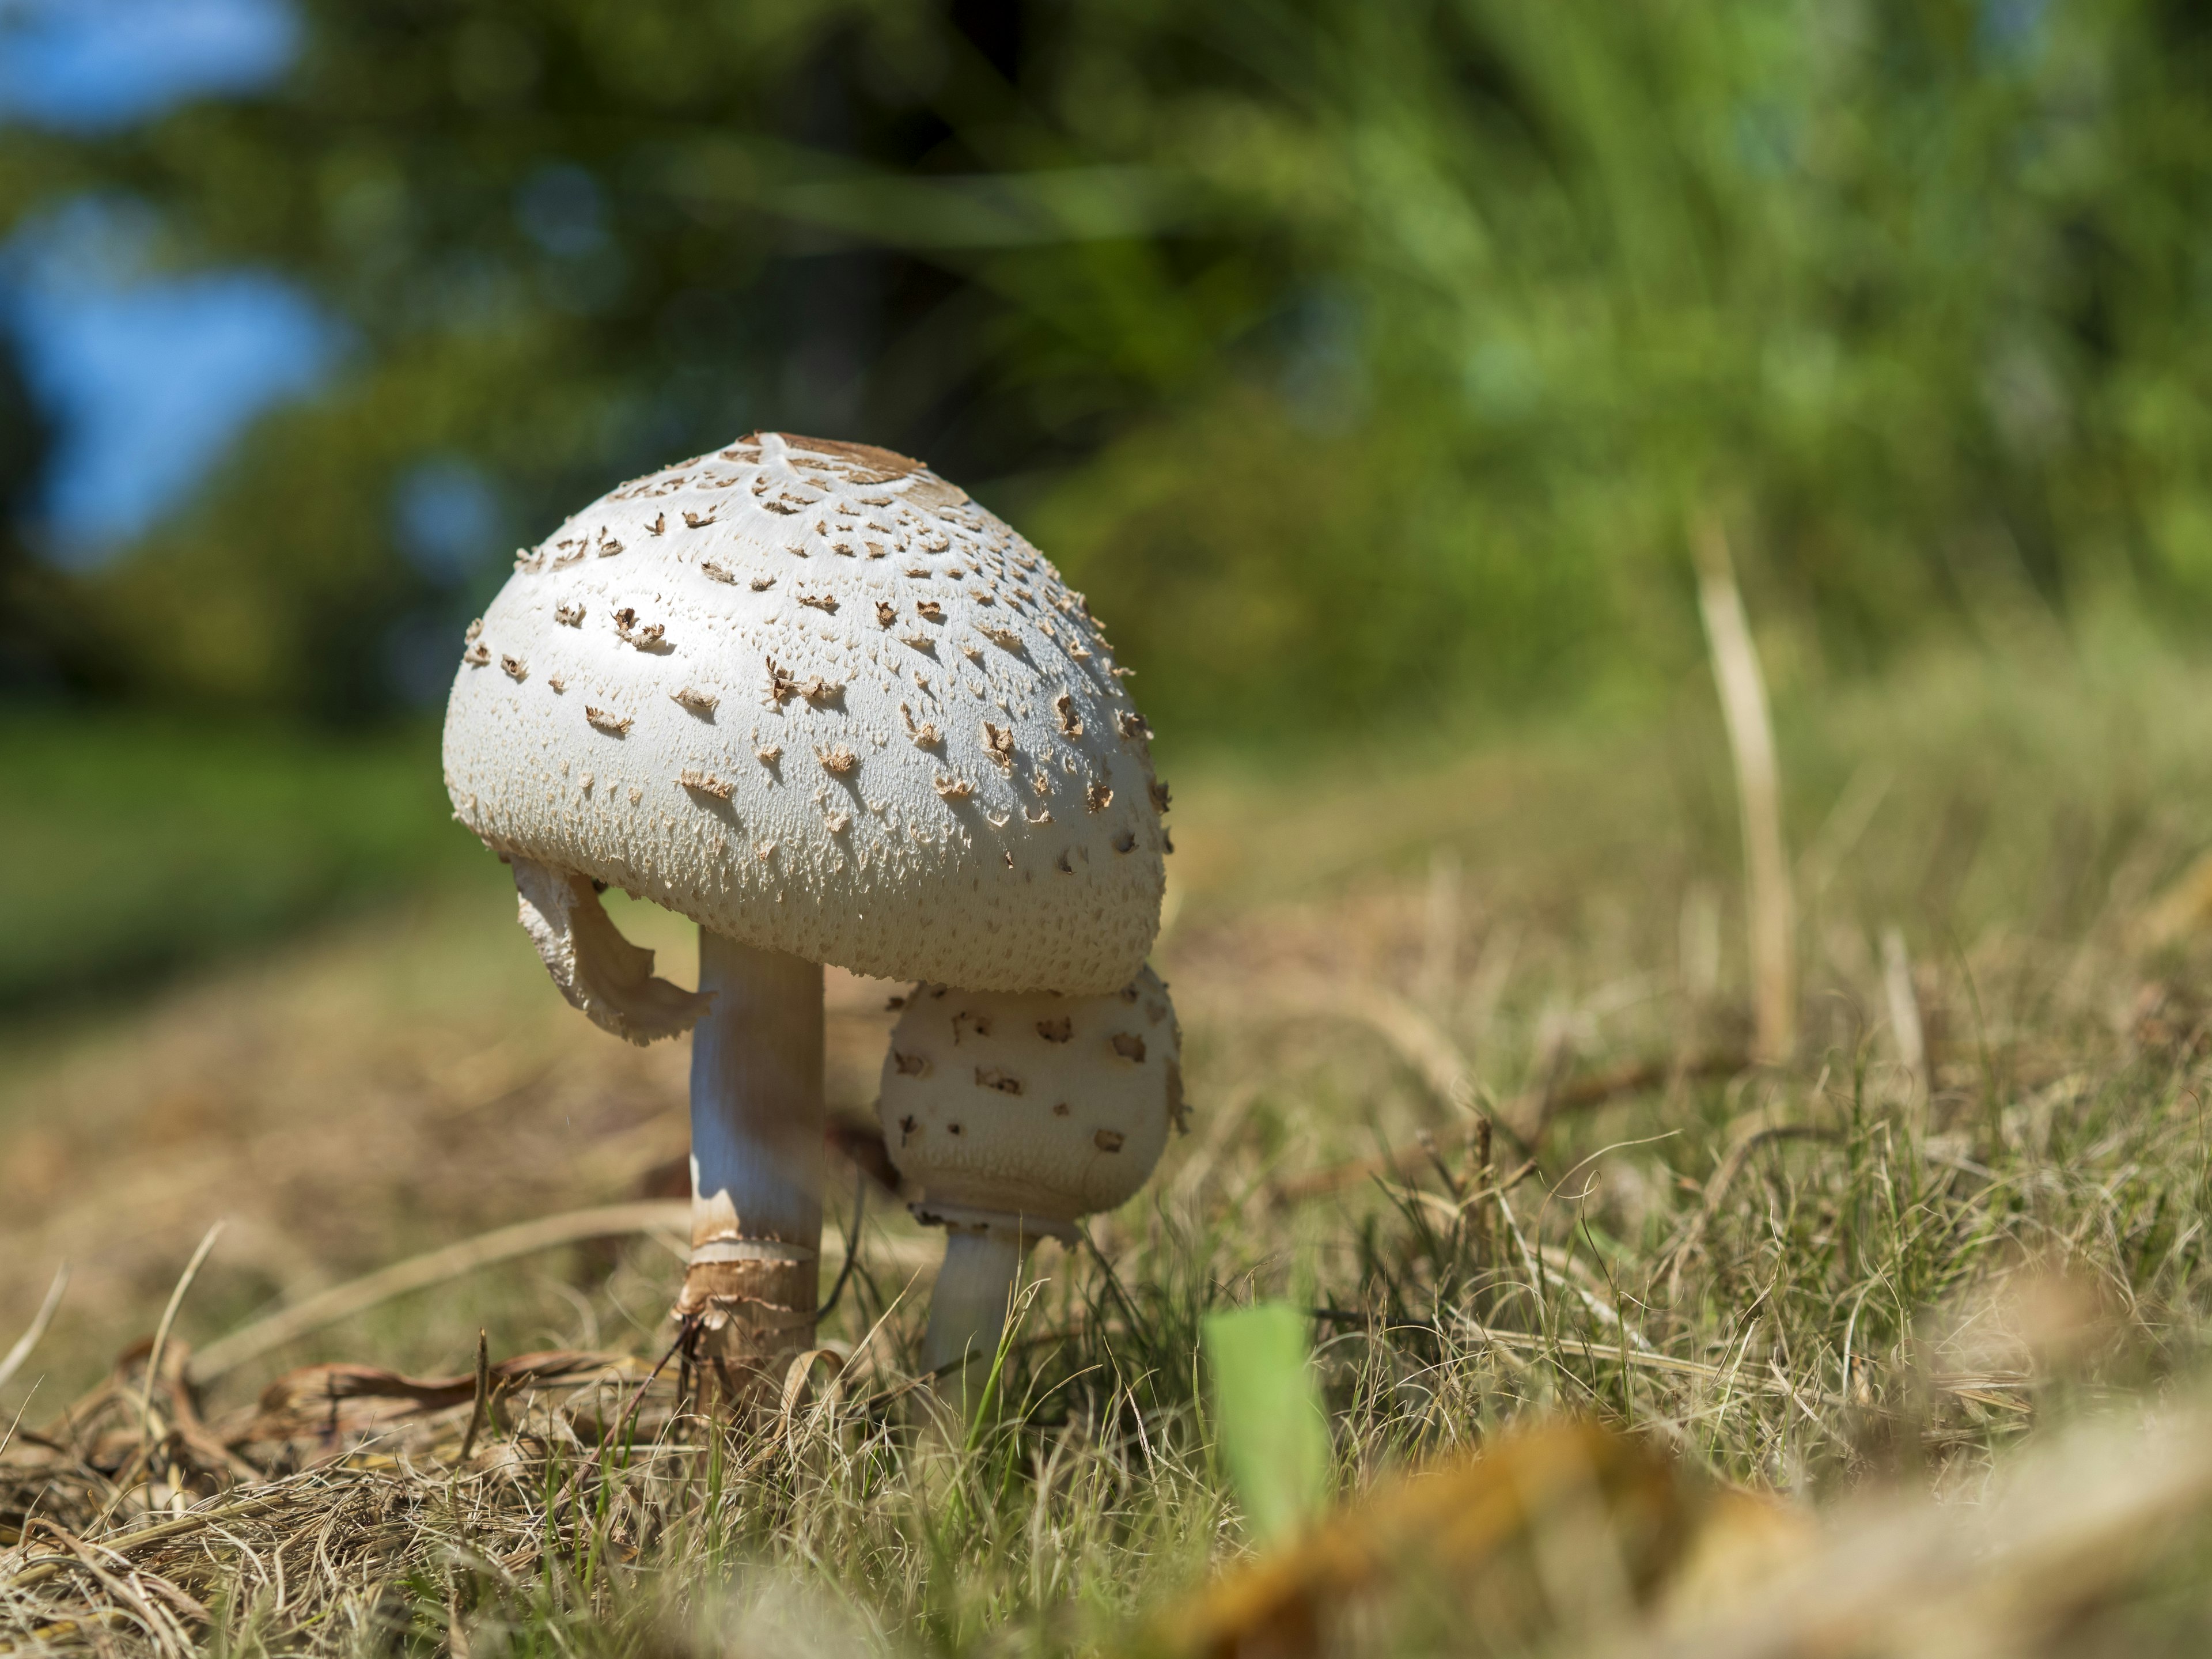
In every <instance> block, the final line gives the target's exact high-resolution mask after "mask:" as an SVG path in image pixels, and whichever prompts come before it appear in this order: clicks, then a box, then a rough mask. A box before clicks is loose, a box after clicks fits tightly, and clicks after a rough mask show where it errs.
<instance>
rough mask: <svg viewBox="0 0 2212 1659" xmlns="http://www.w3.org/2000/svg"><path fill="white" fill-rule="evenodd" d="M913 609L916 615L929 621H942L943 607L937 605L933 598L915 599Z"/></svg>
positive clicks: (943, 616)
mask: <svg viewBox="0 0 2212 1659" xmlns="http://www.w3.org/2000/svg"><path fill="white" fill-rule="evenodd" d="M914 611H915V615H916V616H918V617H922V618H924V619H925V620H927V621H929V622H943V621H944V620H945V607H944V606H943V605H939V603H938V602H937V601H936V600H935V599H917V600H915V605H914Z"/></svg>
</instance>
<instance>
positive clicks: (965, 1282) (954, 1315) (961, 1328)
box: [921, 1227, 1022, 1413]
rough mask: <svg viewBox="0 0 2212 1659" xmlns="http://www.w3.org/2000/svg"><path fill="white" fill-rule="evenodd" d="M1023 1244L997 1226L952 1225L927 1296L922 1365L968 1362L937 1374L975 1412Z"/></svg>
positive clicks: (942, 1390)
mask: <svg viewBox="0 0 2212 1659" xmlns="http://www.w3.org/2000/svg"><path fill="white" fill-rule="evenodd" d="M1021 1273H1022V1245H1021V1244H1020V1243H1017V1242H1016V1240H1015V1238H1014V1237H1013V1236H1012V1235H1011V1234H1009V1233H1007V1232H1004V1231H1000V1229H999V1228H996V1227H992V1228H989V1229H983V1228H975V1227H949V1228H947V1229H946V1230H945V1266H944V1267H942V1268H940V1269H939V1272H938V1275H937V1288H936V1289H935V1290H934V1291H932V1292H931V1295H930V1301H929V1329H928V1331H927V1333H926V1334H924V1335H923V1337H922V1339H921V1364H922V1369H923V1370H928V1371H934V1370H937V1369H938V1368H939V1366H944V1365H952V1364H955V1362H956V1361H959V1360H962V1359H963V1358H964V1359H965V1360H966V1361H967V1363H966V1364H963V1365H959V1366H958V1367H957V1369H955V1370H948V1371H946V1372H945V1374H944V1375H943V1376H940V1377H939V1378H938V1382H937V1388H938V1392H939V1394H940V1395H943V1396H945V1398H946V1399H949V1400H951V1401H955V1402H956V1403H960V1402H962V1401H963V1396H964V1397H965V1399H964V1403H965V1406H966V1409H967V1410H968V1411H969V1412H970V1413H973V1412H974V1411H975V1410H976V1409H977V1408H978V1407H980V1406H981V1403H982V1402H981V1392H982V1386H983V1380H984V1378H985V1376H987V1373H988V1372H989V1370H990V1360H991V1356H992V1354H993V1353H994V1352H995V1351H996V1350H997V1348H998V1346H999V1335H1000V1332H1002V1331H1004V1330H1005V1329H1006V1310H1007V1309H1008V1307H1009V1306H1010V1304H1012V1300H1013V1295H1014V1287H1015V1285H1017V1284H1018V1283H1019V1282H1020V1279H1021Z"/></svg>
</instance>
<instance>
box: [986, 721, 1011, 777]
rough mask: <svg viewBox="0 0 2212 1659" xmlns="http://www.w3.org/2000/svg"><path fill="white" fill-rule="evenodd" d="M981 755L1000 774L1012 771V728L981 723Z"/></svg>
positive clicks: (988, 722)
mask: <svg viewBox="0 0 2212 1659" xmlns="http://www.w3.org/2000/svg"><path fill="white" fill-rule="evenodd" d="M983 753H984V754H985V756H986V757H988V758H989V760H990V762H991V763H992V764H993V765H994V766H996V767H997V768H998V769H1000V771H1002V772H1011V771H1012V770H1013V769H1014V728H1013V727H1012V726H994V725H992V724H991V722H990V721H988V720H985V721H984V722H983Z"/></svg>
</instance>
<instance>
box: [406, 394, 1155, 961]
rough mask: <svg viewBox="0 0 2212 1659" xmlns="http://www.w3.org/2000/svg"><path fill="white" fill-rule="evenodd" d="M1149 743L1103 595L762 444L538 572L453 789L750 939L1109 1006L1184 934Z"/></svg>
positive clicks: (576, 865)
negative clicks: (1093, 610) (1166, 873)
mask: <svg viewBox="0 0 2212 1659" xmlns="http://www.w3.org/2000/svg"><path fill="white" fill-rule="evenodd" d="M1149 735H1150V733H1149V732H1148V731H1147V730H1146V726H1145V723H1144V720H1143V719H1142V717H1141V716H1140V715H1139V714H1138V713H1137V712H1136V710H1135V708H1133V706H1132V705H1131V703H1130V702H1129V700H1128V698H1127V696H1126V695H1125V693H1124V692H1123V690H1122V689H1121V678H1120V673H1119V671H1117V670H1116V669H1115V666H1114V664H1113V660H1112V658H1111V656H1110V654H1109V647H1108V646H1107V644H1106V642H1105V641H1104V639H1103V637H1102V636H1101V635H1100V633H1099V630H1098V627H1097V623H1096V622H1095V621H1094V620H1093V619H1092V618H1091V616H1090V614H1089V611H1087V609H1086V608H1085V605H1084V602H1083V599H1082V596H1081V595H1080V594H1077V593H1073V592H1071V591H1070V590H1069V589H1068V588H1067V586H1066V584H1065V583H1064V582H1063V581H1062V580H1060V574H1059V573H1058V572H1057V571H1055V570H1054V568H1052V566H1051V565H1050V564H1049V563H1048V562H1045V561H1044V560H1043V559H1042V557H1041V556H1039V555H1038V554H1037V552H1036V550H1035V549H1034V548H1032V547H1031V546H1030V544H1028V543H1027V542H1025V541H1024V540H1023V539H1022V538H1021V537H1019V536H1018V535H1017V534H1015V533H1014V532H1013V531H1012V530H1011V529H1009V528H1008V527H1007V526H1006V525H1005V524H1003V523H1001V522H1000V520H997V519H995V518H994V517H993V516H992V515H991V514H990V513H986V512H985V511H984V510H983V509H982V508H981V507H978V506H976V505H975V503H974V502H973V501H969V499H968V497H967V496H966V495H965V494H964V493H963V492H962V491H961V490H960V489H958V488H957V487H956V486H955V485H952V484H951V483H946V482H945V480H944V479H942V478H939V477H937V476H936V475H935V474H934V473H932V472H930V471H927V469H926V468H924V467H922V466H921V465H920V464H919V463H917V462H914V461H909V460H907V459H903V458H902V457H900V456H896V455H893V454H891V453H890V452H888V451H885V450H880V449H871V448H866V447H862V446H859V445H852V444H842V443H834V442H829V441H823V440H820V439H813V438H796V437H790V436H788V435H782V434H777V433H760V434H756V435H753V436H750V437H748V438H745V439H742V440H740V441H738V443H736V444H734V445H732V447H730V448H728V449H726V450H723V451H721V452H720V453H717V454H713V455H708V456H702V457H700V458H699V459H696V460H692V461H687V462H685V463H684V464H683V465H678V466H674V467H670V468H667V469H665V470H664V471H660V472H656V473H653V474H652V475H650V476H648V477H644V478H641V479H639V480H637V481H636V482H635V483H630V484H628V485H625V486H623V488H621V489H617V490H615V491H613V492H612V493H611V494H609V495H605V496H604V497H602V498H601V499H600V500H599V501H595V502H593V503H592V506H590V507H587V508H586V509H585V510H584V511H583V512H581V513H577V514H576V515H575V516H574V517H573V518H572V519H570V520H568V523H567V524H565V525H563V526H562V528H561V529H560V530H559V531H558V532H556V533H555V534H554V535H553V536H552V537H551V538H549V539H548V540H547V541H546V542H545V543H544V544H542V545H541V546H539V547H538V548H537V549H534V550H530V551H527V552H526V553H524V554H522V555H521V556H519V557H518V559H517V561H516V566H515V573H514V574H513V577H512V578H510V579H509V580H508V581H507V586H505V587H504V588H502V589H501V592H500V594H499V596H498V598H497V599H495V600H494V601H493V602H492V605H491V608H490V609H489V611H486V613H485V614H484V617H483V621H482V622H481V623H479V624H477V626H475V627H473V628H471V629H470V633H469V639H468V642H467V647H466V652H465V655H464V658H463V660H462V665H461V669H460V672H459V676H458V678H456V680H455V682H454V685H453V696H452V697H451V700H450V701H449V702H448V703H447V714H446V739H445V763H446V784H447V791H448V792H449V793H451V794H452V796H453V804H454V806H455V809H456V812H457V816H459V818H460V819H461V821H462V822H463V823H465V824H467V825H468V827H469V828H470V829H473V830H474V831H476V833H477V835H479V836H482V837H483V839H484V840H485V841H486V842H489V844H490V845H491V846H493V847H494V848H497V849H498V850H499V851H501V852H502V853H504V854H508V855H510V856H512V857H517V858H522V859H528V860H535V861H537V862H539V863H542V864H544V865H547V866H552V867H554V868H555V869H556V870H567V871H574V872H580V873H581V874H582V875H584V876H586V877H588V878H592V879H595V880H598V881H601V882H605V883H607V884H611V885H614V886H618V887H622V888H623V889H625V890H628V891H629V892H631V893H633V894H636V895H640V896H644V897H647V898H651V899H653V900H655V901H657V902H659V903H662V904H665V905H666V906H667V907H668V908H671V909H672V910H676V911H678V912H680V913H682V914H683V915H687V916H690V918H692V919H693V920H694V921H697V922H698V923H699V924H700V925H701V926H702V927H708V928H711V929H713V930H714V931H715V932H716V933H722V934H725V935H726V936H727V937H729V938H731V939H736V940H738V941H739V942H741V943H743V944H746V945H753V946H755V947H757V948H759V949H763V950H772V951H787V952H789V953H791V954H793V955H795V956H799V957H805V958H806V959H808V960H810V961H815V962H826V963H836V964H838V965H840V966H842V967H845V968H848V969H852V970H854V972H856V973H862V974H876V975H885V976H887V977H895V978H906V979H927V980H934V981H948V982H951V983H956V984H963V985H974V986H981V987H990V988H994V989H1000V990H1012V989H1031V988H1035V987H1051V988H1053V989H1054V990H1060V991H1066V992H1069V993H1077V994H1080V993H1095V992H1103V991H1109V990H1111V989H1113V988H1114V987H1117V986H1120V985H1123V984H1126V983H1127V981H1128V980H1129V977H1130V975H1133V973H1135V972H1136V971H1137V969H1138V968H1139V966H1140V965H1141V963H1143V960H1144V957H1145V953H1146V951H1147V950H1148V949H1149V948H1150V947H1151V945H1152V937H1153V934H1154V933H1155V932H1156V931H1157V929H1158V920H1159V902H1160V893H1161V888H1162V881H1163V875H1162V866H1161V862H1160V860H1161V853H1162V851H1163V837H1162V833H1161V828H1160V823H1159V805H1158V803H1159V802H1161V801H1162V800H1164V791H1162V790H1159V789H1158V786H1157V785H1156V784H1155V782H1154V780H1153V776H1152V762H1151V757H1150V754H1149V751H1148V750H1147V748H1146V738H1147V737H1149Z"/></svg>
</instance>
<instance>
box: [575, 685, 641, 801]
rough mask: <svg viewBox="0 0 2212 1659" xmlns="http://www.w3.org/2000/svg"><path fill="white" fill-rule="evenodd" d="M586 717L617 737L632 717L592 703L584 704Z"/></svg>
mask: <svg viewBox="0 0 2212 1659" xmlns="http://www.w3.org/2000/svg"><path fill="white" fill-rule="evenodd" d="M584 718H585V719H586V720H589V721H590V722H591V723H592V725H593V726H598V727H599V730H600V731H602V732H610V733H611V734H612V735H613V736H615V737H617V738H618V737H620V736H622V734H623V732H627V731H629V727H630V717H629V715H628V714H610V713H609V712H608V711H607V710H605V709H604V708H593V707H592V705H591V704H590V703H586V704H585V705H584ZM635 793H636V792H635V791H633V792H632V804H633V805H635Z"/></svg>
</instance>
